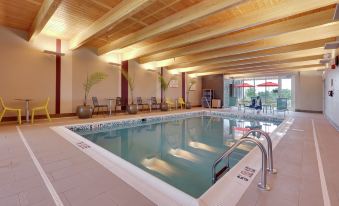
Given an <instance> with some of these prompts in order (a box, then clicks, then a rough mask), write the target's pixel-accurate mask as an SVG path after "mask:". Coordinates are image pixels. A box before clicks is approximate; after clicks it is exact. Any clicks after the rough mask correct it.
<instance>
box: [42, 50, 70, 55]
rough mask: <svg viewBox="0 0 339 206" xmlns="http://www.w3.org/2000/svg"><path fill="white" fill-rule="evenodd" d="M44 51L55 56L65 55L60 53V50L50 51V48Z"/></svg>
mask: <svg viewBox="0 0 339 206" xmlns="http://www.w3.org/2000/svg"><path fill="white" fill-rule="evenodd" d="M43 53H46V54H51V55H55V56H65V53H60V52H55V51H49V50H44V51H43Z"/></svg>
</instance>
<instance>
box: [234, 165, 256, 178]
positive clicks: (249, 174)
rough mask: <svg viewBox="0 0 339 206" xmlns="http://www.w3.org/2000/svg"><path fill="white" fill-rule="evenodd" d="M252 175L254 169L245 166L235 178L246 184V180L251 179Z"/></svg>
mask: <svg viewBox="0 0 339 206" xmlns="http://www.w3.org/2000/svg"><path fill="white" fill-rule="evenodd" d="M254 173H255V169H252V168H250V167H248V166H246V167H245V168H244V169H243V170H241V171H240V173H239V174H238V175H237V178H238V179H241V180H243V181H246V182H248V180H249V179H250V178H252V177H253V175H254Z"/></svg>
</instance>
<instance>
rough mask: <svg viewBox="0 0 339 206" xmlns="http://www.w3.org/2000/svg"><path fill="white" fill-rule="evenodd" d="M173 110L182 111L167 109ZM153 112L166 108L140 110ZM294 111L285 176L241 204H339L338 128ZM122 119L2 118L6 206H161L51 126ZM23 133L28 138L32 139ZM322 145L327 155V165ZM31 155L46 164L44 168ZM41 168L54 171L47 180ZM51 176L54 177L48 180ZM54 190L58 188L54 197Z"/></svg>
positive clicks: (283, 151)
mask: <svg viewBox="0 0 339 206" xmlns="http://www.w3.org/2000/svg"><path fill="white" fill-rule="evenodd" d="M193 110H196V111H197V110H200V109H199V108H195V109H193ZM193 110H190V111H193ZM174 112H182V111H180V110H178V111H172V112H168V113H174ZM152 114H166V112H165V113H164V112H154V113H148V112H145V113H142V114H138V115H137V116H149V115H152ZM289 116H291V117H293V118H294V119H295V120H294V124H293V125H292V127H291V128H290V130H289V131H288V132H287V134H286V136H285V137H284V138H283V139H282V140H281V141H280V143H279V144H278V145H277V147H276V148H275V150H274V157H275V167H276V168H277V169H278V174H277V175H270V176H269V179H268V183H269V184H270V186H271V187H272V190H271V191H269V192H262V191H259V190H258V189H257V188H256V183H257V182H258V179H255V181H253V183H252V184H251V185H250V187H249V188H248V189H247V191H246V192H245V194H244V195H243V197H242V198H241V200H240V201H239V202H238V204H237V205H238V206H242V205H244V206H252V205H253V206H266V205H267V206H268V205H275V206H279V205H285V206H286V205H288V206H294V205H299V206H313V205H314V206H321V205H324V202H325V204H326V206H327V205H332V206H336V205H338V206H339V176H338V175H337V174H338V171H339V164H338V160H337V159H338V157H339V150H338V149H337V148H339V132H337V131H336V130H335V129H334V128H333V127H332V126H331V125H330V124H329V123H328V121H326V120H325V118H324V117H323V115H321V114H309V113H293V112H292V113H290V114H289ZM123 118H131V116H130V115H124V114H121V115H113V116H110V117H108V116H96V117H95V119H89V120H79V119H77V118H74V117H72V118H60V119H53V122H52V123H48V122H46V121H45V120H38V121H37V122H36V123H37V124H35V125H33V126H32V125H28V124H24V125H22V126H20V127H19V128H20V130H18V129H17V127H16V125H15V124H14V123H2V124H0V206H12V205H13V206H14V205H19V206H30V205H34V206H39V205H41V206H49V205H56V204H55V201H57V200H58V197H59V198H60V200H61V201H62V204H63V205H64V206H80V205H81V206H87V205H88V206H92V205H98V206H99V205H100V206H105V205H109V206H112V205H138V206H139V205H141V206H142V205H145V206H146V205H155V204H154V203H152V202H151V201H150V200H148V199H147V198H146V197H144V196H143V195H142V194H141V193H139V192H138V191H136V190H135V189H133V188H132V187H131V186H129V185H127V184H126V183H125V182H123V181H122V180H121V179H120V178H119V177H117V176H115V175H114V174H112V173H111V172H110V171H108V170H106V169H105V168H104V167H103V166H101V165H100V164H99V163H97V162H96V161H95V160H93V159H91V158H90V157H89V156H87V155H86V154H85V153H83V152H82V151H80V150H79V149H78V148H76V147H74V146H73V145H71V144H70V143H69V142H67V141H66V140H65V139H64V138H62V137H60V136H59V135H58V134H56V133H55V132H54V131H53V130H51V129H50V126H57V125H64V124H75V123H85V122H93V121H100V120H110V119H123ZM312 122H314V128H313V125H312ZM19 131H21V132H22V136H20V133H19ZM313 131H315V134H316V135H314V132H313ZM22 139H24V140H26V141H27V142H26V143H27V144H26V145H25V144H24V142H23V141H22ZM315 140H317V141H318V144H316V143H315ZM27 147H29V149H31V152H32V153H30V152H29V150H28V149H27ZM317 148H319V154H320V157H321V160H322V167H320V170H319V167H318V165H319V159H318V158H317V153H316V149H317ZM31 155H33V156H34V157H36V159H37V162H38V164H39V165H41V168H40V170H39V166H38V167H37V166H36V164H37V162H35V163H34V162H33V160H32V158H31ZM41 171H42V173H43V174H46V175H47V178H45V180H44V179H43V177H42V176H41ZM322 172H323V174H324V175H321V174H322ZM257 178H258V177H257ZM46 179H47V180H46ZM46 181H47V182H48V183H50V184H47V185H48V186H46ZM324 182H325V185H324ZM50 191H55V194H54V195H53V196H52V195H51V193H50ZM52 194H53V192H52ZM323 194H324V197H325V198H323ZM327 197H328V198H327ZM324 200H325V201H324ZM327 201H329V202H330V204H327Z"/></svg>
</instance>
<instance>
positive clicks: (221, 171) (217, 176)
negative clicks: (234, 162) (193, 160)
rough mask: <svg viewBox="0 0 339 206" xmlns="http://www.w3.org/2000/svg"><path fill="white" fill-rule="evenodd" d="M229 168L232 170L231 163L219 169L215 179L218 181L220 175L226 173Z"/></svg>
mask: <svg viewBox="0 0 339 206" xmlns="http://www.w3.org/2000/svg"><path fill="white" fill-rule="evenodd" d="M229 170H230V167H229V165H226V166H225V167H223V168H221V170H219V171H218V172H217V174H215V179H216V181H217V180H218V179H219V178H220V177H222V176H223V175H224V174H226V173H227V172H228V171H229Z"/></svg>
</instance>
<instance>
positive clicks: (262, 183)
mask: <svg viewBox="0 0 339 206" xmlns="http://www.w3.org/2000/svg"><path fill="white" fill-rule="evenodd" d="M244 142H252V143H254V144H256V145H257V146H258V147H259V149H260V151H261V179H260V183H259V184H258V188H259V189H261V190H265V191H268V190H270V187H269V186H268V185H267V152H266V149H265V147H264V146H263V145H262V144H261V143H260V142H259V141H258V140H256V139H253V138H251V137H244V138H241V139H240V140H239V141H237V142H236V143H235V144H233V145H232V147H231V148H230V149H228V150H227V151H225V152H224V153H223V154H222V155H221V156H220V157H219V158H218V159H217V160H215V162H214V163H213V166H212V177H213V178H212V184H214V183H215V182H216V181H217V179H218V178H217V174H216V172H215V169H216V167H217V165H218V164H219V163H220V162H221V161H222V160H223V159H224V158H226V157H229V156H230V155H231V154H232V153H233V151H234V150H235V149H236V148H237V147H238V146H239V145H241V144H242V143H244Z"/></svg>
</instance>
